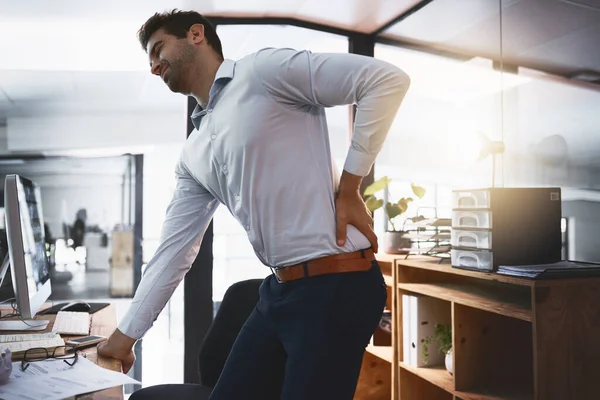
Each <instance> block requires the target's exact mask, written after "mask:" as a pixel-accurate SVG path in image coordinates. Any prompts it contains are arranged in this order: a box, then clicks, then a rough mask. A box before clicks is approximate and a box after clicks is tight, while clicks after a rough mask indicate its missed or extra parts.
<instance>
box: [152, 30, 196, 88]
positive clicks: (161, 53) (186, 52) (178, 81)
mask: <svg viewBox="0 0 600 400" xmlns="http://www.w3.org/2000/svg"><path fill="white" fill-rule="evenodd" d="M146 50H147V52H148V57H149V61H150V69H151V72H152V74H154V75H157V76H160V78H161V79H162V80H163V81H164V82H165V83H166V85H167V86H168V87H169V89H171V91H173V92H177V93H184V94H188V93H189V90H190V89H189V83H188V82H189V79H190V78H189V74H190V73H189V72H190V70H191V69H192V65H193V64H194V62H195V59H196V52H195V49H194V46H193V45H192V44H190V43H189V42H188V39H187V38H181V39H180V38H178V37H176V36H173V35H169V34H168V33H165V31H164V30H163V29H159V30H158V31H156V33H154V34H153V35H152V36H151V37H150V40H149V41H148V47H147V49H146Z"/></svg>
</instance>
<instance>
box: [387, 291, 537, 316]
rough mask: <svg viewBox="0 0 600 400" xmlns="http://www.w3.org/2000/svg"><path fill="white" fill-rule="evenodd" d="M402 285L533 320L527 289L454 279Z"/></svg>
mask: <svg viewBox="0 0 600 400" xmlns="http://www.w3.org/2000/svg"><path fill="white" fill-rule="evenodd" d="M398 287H399V288H400V289H402V290H405V291H408V292H413V293H419V294H424V295H426V296H431V297H436V298H438V299H442V300H447V301H452V302H455V303H457V304H462V305H465V306H469V307H473V308H477V309H480V310H484V311H489V312H493V313H496V314H500V315H505V316H508V317H512V318H518V319H521V320H524V321H531V295H530V294H529V293H528V292H526V291H515V290H513V288H501V287H499V286H493V285H488V286H487V287H485V286H481V285H478V286H473V285H468V284H454V283H398Z"/></svg>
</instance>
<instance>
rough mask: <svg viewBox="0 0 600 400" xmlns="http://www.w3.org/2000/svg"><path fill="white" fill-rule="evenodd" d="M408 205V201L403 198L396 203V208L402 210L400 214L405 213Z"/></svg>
mask: <svg viewBox="0 0 600 400" xmlns="http://www.w3.org/2000/svg"><path fill="white" fill-rule="evenodd" d="M408 203H409V201H408V199H405V198H404V197H403V198H401V199H400V200H399V201H398V207H400V210H402V213H405V212H406V210H408Z"/></svg>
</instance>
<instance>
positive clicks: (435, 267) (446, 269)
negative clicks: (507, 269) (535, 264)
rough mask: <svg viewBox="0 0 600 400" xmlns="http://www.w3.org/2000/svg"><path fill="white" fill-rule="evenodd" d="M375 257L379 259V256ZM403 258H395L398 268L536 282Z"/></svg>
mask: <svg viewBox="0 0 600 400" xmlns="http://www.w3.org/2000/svg"><path fill="white" fill-rule="evenodd" d="M377 257H379V255H378V256H377ZM400 257H402V258H400ZM403 258H404V256H396V258H395V259H396V260H397V261H396V263H397V264H398V265H400V266H402V265H404V266H407V267H410V268H418V269H426V270H430V271H436V272H441V273H446V274H452V275H462V276H468V277H471V278H477V279H483V280H489V281H495V282H501V283H510V284H512V285H519V286H529V287H531V286H534V285H535V283H536V281H535V280H532V279H524V278H517V277H514V276H507V275H501V274H497V273H494V272H483V271H471V270H468V269H461V268H454V267H452V266H451V265H448V264H440V263H439V259H438V260H435V261H433V260H432V258H431V257H428V258H417V257H412V261H411V258H409V259H406V260H405V259H403ZM378 259H379V258H378ZM382 259H384V260H386V261H388V262H389V260H391V259H392V257H391V256H390V255H386V256H385V257H382Z"/></svg>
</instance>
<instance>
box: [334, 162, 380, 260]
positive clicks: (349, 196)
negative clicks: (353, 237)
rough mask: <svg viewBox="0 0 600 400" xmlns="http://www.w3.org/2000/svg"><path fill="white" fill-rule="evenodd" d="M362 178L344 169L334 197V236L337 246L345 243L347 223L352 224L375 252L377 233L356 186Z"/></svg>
mask: <svg viewBox="0 0 600 400" xmlns="http://www.w3.org/2000/svg"><path fill="white" fill-rule="evenodd" d="M361 180H362V178H360V177H358V176H356V175H352V174H349V173H348V172H346V171H344V173H343V174H342V179H341V181H340V190H339V192H338V194H337V197H336V199H335V219H336V238H337V242H338V246H343V245H344V244H345V243H346V234H347V227H348V224H350V225H353V226H354V227H356V229H358V230H359V231H360V232H361V233H362V234H363V235H365V236H366V237H367V239H369V242H371V247H372V248H373V251H374V252H376V253H377V248H378V244H377V235H376V234H375V231H373V217H372V216H371V213H370V212H369V210H368V208H367V206H366V204H365V202H364V201H363V199H362V197H361V195H360V192H359V190H358V187H359V185H360V181H361Z"/></svg>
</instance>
